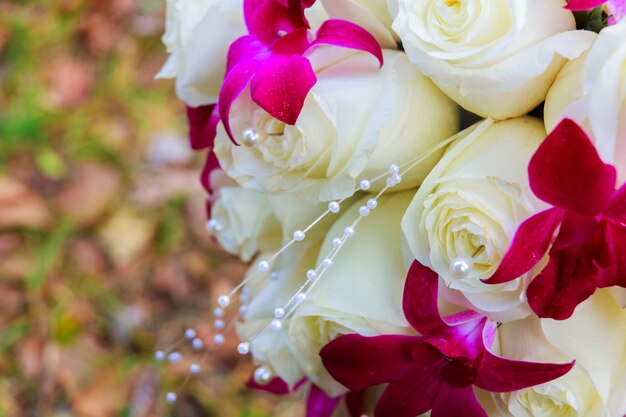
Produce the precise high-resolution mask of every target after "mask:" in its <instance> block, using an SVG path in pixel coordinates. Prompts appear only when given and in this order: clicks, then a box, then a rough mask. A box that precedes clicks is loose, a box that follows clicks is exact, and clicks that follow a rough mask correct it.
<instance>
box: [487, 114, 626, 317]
mask: <svg viewBox="0 0 626 417" xmlns="http://www.w3.org/2000/svg"><path fill="white" fill-rule="evenodd" d="M528 174H529V180H530V187H531V189H532V190H533V192H534V193H535V195H536V196H537V197H539V198H540V199H541V200H543V201H545V202H546V203H548V204H551V205H552V206H554V207H552V208H550V209H548V210H545V211H542V212H540V213H537V214H536V215H534V216H532V217H530V218H529V219H527V220H526V221H525V222H523V223H522V224H521V225H520V226H519V228H518V230H517V232H516V234H515V237H514V238H513V242H512V243H511V247H510V248H509V251H508V252H507V254H506V255H505V256H504V258H503V259H502V262H501V263H500V266H499V267H498V269H497V270H496V272H495V273H494V275H493V276H491V277H490V278H489V279H488V280H485V282H486V283H488V284H499V283H503V282H508V281H511V280H514V279H516V278H518V277H520V276H521V275H523V274H525V273H526V272H528V271H530V270H531V269H532V268H533V267H535V266H536V265H537V263H538V262H539V261H540V260H541V259H542V258H543V257H544V255H545V254H546V252H547V251H548V248H549V247H550V245H552V246H551V248H550V251H549V255H550V259H549V261H548V264H547V265H546V267H545V268H544V269H543V270H542V271H541V272H540V273H539V275H538V276H537V277H535V279H534V280H533V281H532V282H531V283H530V285H529V287H528V289H527V291H526V294H527V297H528V303H529V305H530V307H531V308H532V309H533V310H534V311H535V313H537V315H538V316H539V317H549V318H553V319H557V320H563V319H566V318H568V317H570V316H571V315H572V313H573V312H574V309H575V308H576V306H578V304H580V303H581V302H582V301H584V300H586V299H587V298H588V297H589V296H591V295H592V294H593V293H594V292H595V290H596V289H597V288H604V287H610V286H613V285H619V286H622V287H626V185H624V186H622V187H621V188H620V189H619V190H617V191H616V190H615V181H616V171H615V168H614V167H613V166H611V165H609V164H605V163H604V162H602V160H601V159H600V156H599V155H598V152H597V151H596V149H595V147H594V146H593V144H592V143H591V141H590V140H589V138H588V137H587V135H586V134H585V132H584V131H583V130H582V129H581V128H580V127H579V126H578V125H577V124H576V123H575V122H573V121H572V120H570V119H564V120H563V121H562V122H561V123H560V124H559V125H558V126H557V127H556V128H555V129H554V131H553V132H552V133H551V134H550V135H548V137H547V138H546V139H545V141H544V142H543V143H542V144H541V146H540V147H539V149H538V150H537V152H536V153H535V155H534V156H533V157H532V159H531V161H530V164H529V166H528ZM557 229H559V230H558V233H557V235H556V238H554V239H553V236H554V234H555V232H556V231H557Z"/></svg>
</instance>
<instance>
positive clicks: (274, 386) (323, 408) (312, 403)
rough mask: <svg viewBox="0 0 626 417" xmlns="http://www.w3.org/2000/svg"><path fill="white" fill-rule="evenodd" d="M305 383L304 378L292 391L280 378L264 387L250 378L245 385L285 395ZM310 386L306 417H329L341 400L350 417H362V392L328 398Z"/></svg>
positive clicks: (318, 389) (272, 380)
mask: <svg viewBox="0 0 626 417" xmlns="http://www.w3.org/2000/svg"><path fill="white" fill-rule="evenodd" d="M306 381H307V380H306V378H304V379H303V380H302V381H300V382H298V383H297V384H296V385H295V386H294V388H293V390H291V389H290V388H289V385H288V384H287V383H286V382H285V381H284V380H283V379H282V378H280V377H274V378H272V379H271V380H270V381H269V382H268V383H267V384H265V385H259V384H258V383H257V382H256V381H255V380H254V377H250V380H248V383H247V385H248V388H252V389H255V390H259V391H265V392H269V393H271V394H276V395H285V394H289V393H291V392H292V391H296V390H298V389H299V388H300V387H301V386H302V385H304V384H305V383H306ZM310 385H311V386H310V388H309V394H308V395H307V400H306V417H331V416H332V415H333V413H334V412H335V410H336V409H337V407H338V406H339V403H340V402H341V400H342V399H343V400H345V402H346V407H347V409H348V412H349V414H350V416H351V417H361V416H362V415H363V392H361V391H358V392H357V391H350V392H348V393H347V394H346V395H344V396H339V397H329V396H328V395H327V394H326V393H325V392H324V391H323V390H322V389H321V388H320V387H318V386H317V385H315V384H313V383H311V384H310Z"/></svg>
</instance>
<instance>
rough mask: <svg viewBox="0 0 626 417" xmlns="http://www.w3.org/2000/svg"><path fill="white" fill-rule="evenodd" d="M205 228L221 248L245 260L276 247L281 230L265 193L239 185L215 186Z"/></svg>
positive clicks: (279, 243)
mask: <svg viewBox="0 0 626 417" xmlns="http://www.w3.org/2000/svg"><path fill="white" fill-rule="evenodd" d="M209 227H210V228H212V229H213V234H214V236H215V237H216V238H217V241H218V242H219V243H220V244H221V245H222V247H223V248H224V249H225V250H226V251H227V252H228V253H231V254H233V255H237V256H239V257H240V258H241V260H242V261H244V262H248V261H250V260H251V259H252V257H253V256H254V255H256V254H257V253H258V252H270V251H275V250H278V249H279V248H280V245H281V242H282V240H283V230H282V227H281V224H280V223H279V221H278V219H277V218H276V215H275V213H274V210H273V208H272V205H271V204H270V200H269V198H268V196H266V195H265V194H263V193H259V192H257V191H253V190H248V189H246V188H243V187H239V186H223V187H220V188H218V189H217V191H216V192H215V196H214V201H213V204H212V205H211V220H210V221H209Z"/></svg>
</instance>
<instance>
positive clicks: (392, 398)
mask: <svg viewBox="0 0 626 417" xmlns="http://www.w3.org/2000/svg"><path fill="white" fill-rule="evenodd" d="M446 363H447V361H446V360H445V359H443V358H440V359H439V360H438V361H437V362H435V363H433V364H432V365H430V366H426V367H423V368H420V370H419V371H416V372H414V373H413V374H410V375H407V376H405V377H404V378H402V379H399V380H397V381H394V382H392V383H390V384H389V386H388V387H387V389H385V392H383V395H382V397H381V398H380V400H379V401H378V404H376V409H375V411H374V415H375V416H376V417H415V416H419V415H421V414H423V413H425V412H426V411H428V410H430V409H431V408H432V407H433V403H434V401H435V398H437V394H438V393H439V390H440V389H442V385H443V381H442V380H441V378H440V377H439V373H440V372H441V369H442V368H443V367H444V366H445V365H446Z"/></svg>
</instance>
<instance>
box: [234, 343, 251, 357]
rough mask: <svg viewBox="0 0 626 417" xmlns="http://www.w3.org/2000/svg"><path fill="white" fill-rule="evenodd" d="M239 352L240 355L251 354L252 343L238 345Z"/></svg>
mask: <svg viewBox="0 0 626 417" xmlns="http://www.w3.org/2000/svg"><path fill="white" fill-rule="evenodd" d="M237 352H239V354H240V355H247V354H248V353H250V342H241V343H239V345H237Z"/></svg>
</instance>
